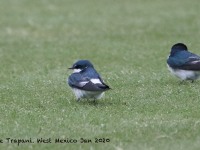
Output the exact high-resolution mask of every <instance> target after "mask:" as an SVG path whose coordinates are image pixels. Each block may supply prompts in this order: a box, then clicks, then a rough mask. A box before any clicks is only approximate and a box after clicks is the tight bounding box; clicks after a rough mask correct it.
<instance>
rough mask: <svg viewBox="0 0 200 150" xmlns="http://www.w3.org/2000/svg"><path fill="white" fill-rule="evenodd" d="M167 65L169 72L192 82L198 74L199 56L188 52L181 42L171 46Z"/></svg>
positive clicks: (199, 70) (199, 72)
mask: <svg viewBox="0 0 200 150" xmlns="http://www.w3.org/2000/svg"><path fill="white" fill-rule="evenodd" d="M167 66H168V69H169V70H170V72H171V73H172V74H173V75H175V76H176V77H178V78H180V79H181V80H191V81H192V82H193V81H194V80H196V79H198V78H199V76H200V56H198V55H196V54H193V53H191V52H189V51H188V48H187V46H186V45H185V44H183V43H177V44H175V45H173V46H172V48H171V53H170V55H169V57H168V59H167Z"/></svg>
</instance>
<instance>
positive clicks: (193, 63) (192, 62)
mask: <svg viewBox="0 0 200 150" xmlns="http://www.w3.org/2000/svg"><path fill="white" fill-rule="evenodd" d="M179 68H180V69H183V70H192V71H200V57H189V58H188V59H187V62H186V63H184V65H181V66H180V67H179Z"/></svg>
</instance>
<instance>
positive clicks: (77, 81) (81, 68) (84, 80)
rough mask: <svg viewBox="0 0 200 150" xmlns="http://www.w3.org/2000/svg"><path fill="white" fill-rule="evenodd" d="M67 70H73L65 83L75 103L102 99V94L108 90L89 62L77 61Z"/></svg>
mask: <svg viewBox="0 0 200 150" xmlns="http://www.w3.org/2000/svg"><path fill="white" fill-rule="evenodd" d="M68 69H72V70H73V73H72V74H71V75H70V76H69V77H68V80H67V82H68V85H69V86H70V87H71V89H72V91H73V93H74V94H75V96H76V99H77V101H80V100H81V99H93V100H94V101H95V100H97V99H100V98H102V97H103V95H104V92H105V91H107V90H109V89H110V87H109V86H108V85H106V84H105V83H104V81H103V80H102V78H101V76H100V75H99V73H98V72H97V71H96V70H95V68H94V66H93V64H92V63H91V62H90V61H89V60H78V61H76V62H75V63H74V64H73V65H72V67H70V68H68Z"/></svg>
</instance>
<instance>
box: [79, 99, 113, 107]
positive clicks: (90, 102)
mask: <svg viewBox="0 0 200 150" xmlns="http://www.w3.org/2000/svg"><path fill="white" fill-rule="evenodd" d="M77 104H80V105H87V106H94V107H106V106H112V105H114V103H113V102H110V101H109V102H108V101H105V100H96V101H94V100H88V99H87V100H82V101H79V102H77Z"/></svg>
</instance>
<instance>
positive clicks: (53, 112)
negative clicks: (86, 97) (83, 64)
mask: <svg viewBox="0 0 200 150" xmlns="http://www.w3.org/2000/svg"><path fill="white" fill-rule="evenodd" d="M199 13H200V4H199V1H198V0H192V1H187V0H182V1H180V0H174V1H159V0H155V1H145V0H142V1H141V0H140V1H139V0H125V1H120V0H115V1H114V0H110V1H106V0H101V1H94V0H85V1H77V0H60V1H53V0H41V1H37V0H36V1H26V0H16V1H12V0H2V1H1V5H0V18H1V22H0V60H1V65H0V70H1V72H0V89H1V90H0V118H1V120H0V127H1V128H0V140H1V139H2V140H3V141H4V143H2V144H0V148H1V149H10V150H14V149H20V150H23V149H24V150H25V149H42V150H45V149H48V150H53V149H80V150H83V149H90V150H93V149H95V150H96V149H103V148H104V149H107V150H113V149H116V150H129V149H130V150H132V149H137V150H158V149H162V150H169V149H177V150H178V149H180V150H188V149H191V150H197V149H199V148H200V142H199V141H200V119H199V118H200V101H199V98H200V97H199V89H200V84H199V83H200V82H199V81H196V82H195V83H190V82H185V83H183V84H179V80H178V79H177V78H175V77H173V76H171V75H170V73H169V71H168V70H167V67H166V58H167V56H168V55H169V51H170V48H171V46H172V45H173V44H175V43H176V42H184V43H185V44H187V45H188V47H189V49H191V51H192V52H194V53H199V52H198V49H199V47H200V43H199V34H200V29H199V26H200V20H199ZM199 54H200V53H199ZM77 59H89V60H91V61H92V62H93V63H94V65H95V67H96V69H97V70H98V72H100V74H101V75H102V76H103V78H104V80H105V82H106V83H107V84H108V85H110V86H111V87H112V89H113V90H110V91H108V92H107V93H106V95H105V98H104V99H102V100H101V101H99V102H98V104H97V105H93V104H92V103H91V102H88V101H85V102H79V103H78V102H76V100H75V96H74V95H73V93H72V92H71V90H70V88H69V87H68V85H66V78H67V77H68V76H69V74H70V73H71V72H70V71H68V70H67V68H68V67H70V66H71V65H72V64H73V62H74V61H76V60H77ZM6 138H15V139H29V138H32V140H33V141H34V142H35V143H34V144H20V145H19V146H18V145H17V144H8V143H6V140H5V139H6ZM37 138H44V139H48V138H51V139H52V143H50V144H44V143H43V144H36V140H37ZM55 138H61V139H77V140H79V139H80V138H85V139H91V140H92V141H93V143H85V144H80V143H79V142H78V143H77V144H55V143H54V142H53V140H54V139H55ZM95 138H108V139H109V140H110V142H108V143H94V141H95Z"/></svg>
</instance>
